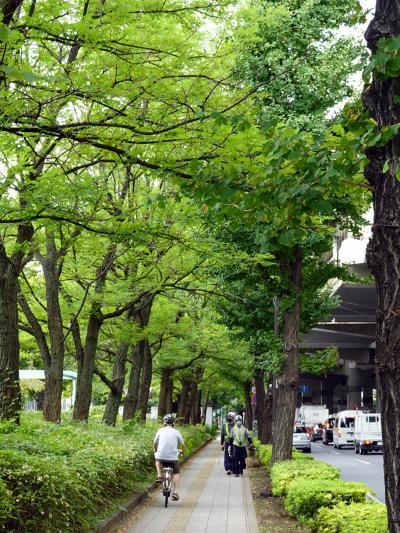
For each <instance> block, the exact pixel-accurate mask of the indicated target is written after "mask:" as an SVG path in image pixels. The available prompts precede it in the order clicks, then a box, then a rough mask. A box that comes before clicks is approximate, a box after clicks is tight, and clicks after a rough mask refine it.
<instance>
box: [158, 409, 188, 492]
mask: <svg viewBox="0 0 400 533" xmlns="http://www.w3.org/2000/svg"><path fill="white" fill-rule="evenodd" d="M173 426H174V419H173V418H172V415H170V414H168V415H165V416H164V427H163V428H160V429H159V430H158V431H157V433H156V436H155V437H154V443H153V445H154V452H155V453H154V456H155V460H156V468H157V480H156V481H158V482H161V481H162V474H161V468H163V467H165V466H169V467H171V468H172V473H173V478H172V500H174V501H178V500H179V481H180V477H179V461H178V454H179V452H183V450H184V447H185V443H184V441H183V438H182V435H181V434H180V432H179V431H178V430H176V429H175V428H174V427H173ZM178 445H180V448H178Z"/></svg>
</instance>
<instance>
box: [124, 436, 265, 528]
mask: <svg viewBox="0 0 400 533" xmlns="http://www.w3.org/2000/svg"><path fill="white" fill-rule="evenodd" d="M161 531H163V532H166V533H184V532H187V533H189V532H190V533H258V526H257V518H256V514H255V510H254V505H253V499H252V496H251V490H250V483H249V479H248V477H247V474H246V473H245V474H244V476H243V477H240V478H236V477H234V476H227V475H226V473H225V470H224V466H223V454H222V453H221V451H220V445H219V442H218V441H213V442H211V443H210V444H208V445H207V446H206V447H205V448H203V450H201V451H200V452H198V453H197V454H196V455H195V456H194V457H193V458H192V459H190V460H189V461H188V462H187V463H186V464H185V465H184V466H183V467H182V469H181V487H180V500H179V502H172V501H171V502H170V503H168V508H167V509H166V508H165V507H164V499H163V497H162V494H161V491H160V495H159V496H158V497H157V498H156V499H155V501H154V503H153V504H152V506H151V507H149V508H148V509H147V510H146V511H145V512H144V513H143V515H142V516H140V517H139V518H138V519H137V521H135V523H134V525H133V526H132V527H131V528H130V529H128V530H127V533H156V532H161Z"/></svg>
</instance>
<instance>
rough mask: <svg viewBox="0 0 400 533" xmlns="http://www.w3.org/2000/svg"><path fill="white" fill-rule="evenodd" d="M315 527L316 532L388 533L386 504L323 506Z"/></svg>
mask: <svg viewBox="0 0 400 533" xmlns="http://www.w3.org/2000/svg"><path fill="white" fill-rule="evenodd" d="M315 529H316V531H318V533H388V531H389V530H388V526H387V511H386V505H384V504H383V503H376V502H367V503H350V504H349V505H347V504H345V503H339V504H338V505H336V506H335V507H332V508H328V507H323V508H322V509H320V510H319V511H318V514H317V516H316V521H315Z"/></svg>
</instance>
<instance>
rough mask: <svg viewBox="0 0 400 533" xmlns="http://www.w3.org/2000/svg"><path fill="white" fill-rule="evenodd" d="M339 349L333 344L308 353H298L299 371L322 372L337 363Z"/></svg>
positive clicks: (325, 371)
mask: <svg viewBox="0 0 400 533" xmlns="http://www.w3.org/2000/svg"><path fill="white" fill-rule="evenodd" d="M338 359H339V351H338V349H337V348H336V347H335V346H328V347H327V348H324V349H323V350H316V351H315V352H312V353H310V354H303V353H302V354H300V371H301V372H309V373H310V374H317V375H319V374H324V373H327V372H329V371H330V370H332V369H333V368H335V366H337V364H338Z"/></svg>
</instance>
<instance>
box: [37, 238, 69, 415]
mask: <svg viewBox="0 0 400 533" xmlns="http://www.w3.org/2000/svg"><path fill="white" fill-rule="evenodd" d="M46 252H47V255H46V257H40V262H41V263H42V267H43V274H44V279H45V285H46V303H47V326H48V329H49V337H50V365H49V367H48V368H46V366H45V378H46V380H45V390H44V402H43V417H44V419H45V420H47V421H49V422H59V421H60V420H61V398H62V389H63V371H64V331H63V324H62V316H61V308H60V283H59V276H58V257H57V249H56V243H55V239H54V235H52V234H51V233H48V234H47V236H46Z"/></svg>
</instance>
